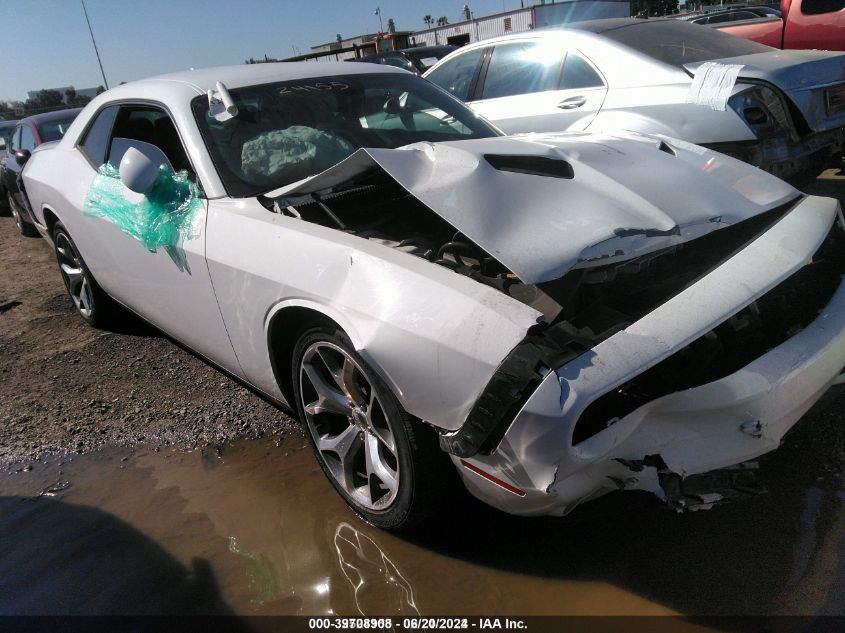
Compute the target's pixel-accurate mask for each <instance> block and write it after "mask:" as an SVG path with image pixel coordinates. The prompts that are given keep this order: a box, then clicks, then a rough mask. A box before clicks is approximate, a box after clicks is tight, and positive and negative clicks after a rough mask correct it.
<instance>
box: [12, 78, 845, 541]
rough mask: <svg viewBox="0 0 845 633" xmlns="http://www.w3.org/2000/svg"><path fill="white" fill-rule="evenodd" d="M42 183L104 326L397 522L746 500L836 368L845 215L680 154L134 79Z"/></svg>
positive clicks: (833, 206)
mask: <svg viewBox="0 0 845 633" xmlns="http://www.w3.org/2000/svg"><path fill="white" fill-rule="evenodd" d="M23 178H24V182H25V184H26V188H27V191H28V193H29V197H30V199H31V201H32V207H33V209H34V214H35V220H36V223H37V225H38V229H39V230H40V232H41V233H42V234H43V235H44V237H46V238H47V239H48V240H50V241H51V243H52V244H53V245H54V247H55V251H56V256H57V259H58V263H59V268H60V271H61V275H62V277H63V279H64V282H65V284H66V286H67V289H68V292H69V294H70V297H71V298H72V299H73V302H74V305H75V306H76V308H77V310H78V312H79V314H80V315H81V316H82V317H83V318H84V319H86V320H87V321H89V322H90V323H91V324H92V325H95V326H97V327H107V326H108V325H109V323H110V322H112V321H113V320H114V319H119V318H120V316H121V313H122V310H130V311H132V312H134V313H137V314H138V315H140V316H141V317H143V318H144V319H146V320H148V321H150V322H151V323H153V324H154V325H156V326H157V327H159V328H160V329H161V330H162V331H164V332H165V333H167V334H168V335H169V336H171V337H172V338H174V339H175V340H177V341H179V342H180V343H182V344H183V345H185V346H186V347H188V348H190V349H192V350H193V351H194V352H196V353H197V354H198V355H200V356H202V357H203V358H205V359H207V360H208V362H210V363H212V364H214V365H215V366H217V367H219V368H220V369H221V370H223V371H225V372H226V373H228V374H230V375H232V376H233V377H235V378H236V379H238V380H240V381H242V382H243V383H245V384H247V385H249V386H250V387H252V388H253V389H254V390H255V391H257V392H260V393H262V394H263V395H265V396H266V397H268V398H270V399H272V400H273V401H275V402H277V403H278V404H279V406H282V407H288V408H289V410H293V411H295V412H296V414H298V416H299V418H300V419H301V420H302V421H303V423H304V425H305V427H306V429H307V433H306V434H307V436H308V437H309V439H310V441H311V443H312V444H313V447H314V450H315V453H316V455H317V458H318V460H319V462H320V465H321V466H322V468H323V470H324V471H325V473H326V475H327V476H328V479H329V480H330V481H331V483H332V484H333V485H334V487H335V488H336V489H337V491H338V493H339V494H340V495H342V496H343V498H344V499H345V500H346V501H347V502H348V503H349V505H350V506H351V507H352V508H354V509H355V510H356V511H357V512H358V513H359V514H360V515H362V516H363V517H364V518H365V519H366V520H368V521H370V522H372V523H373V524H376V525H379V526H381V527H384V528H388V529H393V528H401V527H408V526H410V525H412V524H414V523H415V522H417V521H419V520H420V519H422V518H423V517H425V516H427V515H429V514H430V513H431V512H432V510H433V509H434V508H436V507H437V504H438V503H439V502H440V500H441V498H442V496H443V495H444V494H445V492H446V490H445V488H444V487H445V486H449V485H452V483H451V482H452V480H453V478H454V472H455V469H457V472H458V473H459V475H460V478H461V480H462V481H463V483H464V484H465V485H466V487H467V488H468V489H469V490H470V491H471V492H472V493H473V494H474V495H476V496H477V497H479V498H480V499H483V500H484V501H486V502H488V503H490V504H492V505H494V506H496V507H498V508H501V509H503V510H505V511H507V512H511V513H515V514H522V515H542V514H553V515H561V514H564V513H566V512H568V511H570V510H571V509H572V508H574V507H575V506H576V505H578V504H579V503H581V502H582V501H585V500H588V499H591V498H594V497H597V496H599V495H601V494H603V493H606V492H608V491H610V490H616V489H619V488H624V489H631V490H647V491H651V492H653V493H655V494H657V495H658V496H660V497H661V498H663V499H666V500H667V501H668V502H669V503H670V504H672V505H673V506H675V507H700V506H707V505H710V504H712V503H714V502H715V501H717V500H721V499H729V498H733V497H736V496H741V495H742V494H746V493H748V492H749V491H750V490H751V489H752V488H751V487H750V484H749V482H748V481H746V480H745V478H746V476H747V475H748V473H750V472H751V471H750V470H748V469H747V468H745V467H743V466H737V465H738V464H743V463H744V462H746V461H747V460H749V459H753V458H754V457H756V456H758V455H761V454H762V453H766V452H767V451H770V450H772V449H774V448H776V447H777V446H778V443H779V442H780V439H781V437H783V435H784V433H785V432H786V431H787V430H788V429H789V428H790V427H791V426H792V425H793V424H794V423H795V422H796V421H797V420H798V419H799V418H800V417H801V416H802V415H803V414H804V412H805V411H806V410H807V409H808V408H809V407H810V406H811V405H812V404H813V403H814V402H815V401H816V400H817V399H818V398H819V397H820V396H821V395H822V394H823V393H824V392H825V390H826V389H827V388H828V387H829V386H830V385H831V384H833V383H834V382H836V381H837V380H839V376H840V372H841V370H842V368H843V366H845V290H843V289H842V288H841V287H840V276H841V274H842V272H843V271H845V261H843V252H845V251H844V250H843V249H842V247H841V241H842V240H841V238H842V229H841V227H840V225H839V224H838V223H837V214H838V212H839V207H838V204H837V202H836V201H834V200H830V199H826V198H817V197H808V196H804V195H802V194H801V193H799V192H798V191H796V190H795V189H793V188H792V187H790V186H789V185H787V184H785V183H784V182H782V181H780V180H778V179H776V178H774V177H772V176H770V175H768V174H766V173H764V172H762V171H759V170H757V169H755V168H753V167H750V166H748V165H746V164H744V163H741V162H739V161H737V160H734V159H732V158H728V157H726V156H722V155H719V154H716V153H714V152H711V151H709V150H705V149H703V148H700V147H697V146H693V145H689V144H687V143H684V142H683V141H678V140H674V139H671V138H668V137H666V138H657V137H646V136H638V135H634V134H616V135H611V134H601V135H599V134H592V135H590V134H565V135H557V136H533V137H516V138H511V137H501V136H499V134H498V132H497V131H496V130H495V129H494V128H492V127H491V126H490V125H489V124H488V123H486V122H485V121H484V120H482V119H480V118H479V117H477V116H476V115H474V114H473V113H472V112H471V110H469V109H468V108H467V107H466V106H464V105H462V104H461V103H460V102H459V101H457V100H456V99H454V98H453V97H451V96H450V95H448V94H447V93H446V92H444V91H442V90H440V89H439V88H437V87H435V86H434V85H433V84H431V83H429V82H427V81H425V80H423V79H420V78H417V77H415V76H412V75H410V74H408V73H405V72H403V71H400V70H396V69H392V68H389V67H385V66H379V67H376V66H370V65H365V64H330V63H325V64H304V63H302V64H293V63H291V64H260V65H254V66H247V65H244V66H238V67H232V68H219V69H209V70H200V71H192V72H185V73H179V74H175V75H169V76H163V77H158V78H152V79H147V80H143V81H138V82H134V83H128V84H125V85H122V86H119V87H117V88H113V89H112V90H109V91H107V92H106V93H104V94H102V95H100V96H98V97H97V98H96V99H94V100H93V101H92V102H91V103H90V104H89V105H88V106H87V107H86V108H85V110H84V111H83V112H82V113H81V114H80V115H79V117H78V118H77V119H76V122H75V123H74V124H73V126H72V127H71V128H70V130H69V131H68V132H67V134H66V135H65V137H64V138H63V139H62V140H61V141H60V142H58V143H57V144H52V145H47V146H44V147H43V148H39V150H37V151H36V152H34V153H33V155H32V157H31V159H30V160H29V162H28V163H27V164H26V167H25V169H24V172H23ZM450 461H451V463H450ZM726 467H730V468H729V469H728V470H727V471H724V470H718V471H717V472H716V473H715V474H713V473H711V471H713V470H714V469H725V468H726ZM726 473H727V474H726ZM711 482H717V483H711Z"/></svg>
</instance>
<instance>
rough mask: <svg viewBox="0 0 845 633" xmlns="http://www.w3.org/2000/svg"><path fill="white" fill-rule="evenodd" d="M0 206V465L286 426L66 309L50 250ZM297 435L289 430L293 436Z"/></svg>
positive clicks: (136, 334) (208, 371) (153, 346)
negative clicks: (107, 447) (22, 230)
mask: <svg viewBox="0 0 845 633" xmlns="http://www.w3.org/2000/svg"><path fill="white" fill-rule="evenodd" d="M4 212H5V209H0V466H2V465H8V464H10V463H13V462H20V461H21V460H25V459H32V458H35V457H37V456H40V455H43V454H51V453H53V454H54V453H61V452H66V451H67V452H77V453H82V452H89V451H91V450H93V449H96V448H98V447H100V446H102V445H104V444H116V445H120V446H128V445H134V444H136V443H146V444H150V443H153V444H158V445H162V446H166V445H175V446H178V447H182V448H193V447H196V446H206V445H220V444H222V443H224V442H226V441H227V440H230V439H233V438H240V437H262V436H265V437H266V436H282V435H284V434H285V433H287V432H288V431H290V430H291V429H298V426H297V424H296V423H294V422H293V421H291V420H290V418H288V417H287V416H286V415H285V414H284V413H282V412H280V411H279V410H277V409H276V408H274V407H273V406H271V405H269V404H267V403H266V402H264V401H263V400H261V399H260V398H259V397H257V396H256V395H254V394H253V393H251V392H250V391H248V390H247V389H244V388H243V387H241V386H240V385H238V384H237V383H235V382H233V381H232V380H230V379H229V378H227V377H225V376H224V375H223V374H221V373H219V372H218V371H216V370H215V369H212V368H211V367H209V366H208V365H206V364H205V363H204V362H202V361H201V360H199V359H197V358H196V357H194V356H193V355H191V354H189V353H187V352H185V351H184V350H182V349H180V348H179V347H178V346H176V345H175V344H173V343H171V342H170V341H169V340H168V339H166V338H164V337H163V336H162V335H161V334H160V333H158V332H157V331H156V330H154V329H152V328H150V327H148V326H146V325H145V324H143V323H138V322H135V321H134V320H132V321H129V320H127V323H126V324H125V327H124V328H122V329H123V330H125V331H124V332H122V333H113V332H103V331H100V330H95V329H93V328H91V327H89V326H88V325H87V324H85V323H84V322H83V321H82V319H80V318H79V317H78V316H77V315H76V314H75V312H74V309H73V306H72V304H71V303H70V299H69V298H68V296H67V294H66V292H65V288H64V285H63V284H62V280H61V277H60V276H59V272H58V267H57V265H56V260H55V257H54V255H53V252H52V250H51V249H50V247H49V245H48V244H47V243H46V242H45V241H44V240H42V239H40V238H25V237H22V236H21V235H20V234H19V233H18V231H17V229H16V227H15V224H14V222H13V221H12V218H11V217H8V216H7V215H2V214H3V213H4ZM296 432H298V431H296Z"/></svg>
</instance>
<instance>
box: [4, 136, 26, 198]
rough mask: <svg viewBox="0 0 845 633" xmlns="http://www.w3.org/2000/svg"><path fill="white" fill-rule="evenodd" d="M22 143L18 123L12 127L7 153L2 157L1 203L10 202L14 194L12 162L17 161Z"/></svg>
mask: <svg viewBox="0 0 845 633" xmlns="http://www.w3.org/2000/svg"><path fill="white" fill-rule="evenodd" d="M20 145H21V126H20V125H17V126H15V127H14V128H13V129H12V134H11V135H10V137H9V145H8V148H7V151H6V155H5V156H3V158H2V159H0V165H2V169H0V177H2V178H3V183H2V185H3V186H2V187H0V190H2V191H3V200H2V203H0V204H4V205H5V204H6V203H7V202H9V201H8V200H7V198H10V197H11V196H12V192H13V191H14V188H15V174H16V172H15V171H14V165H12V163H16V160H15V152H16V151H17V150H18V149H19V148H20Z"/></svg>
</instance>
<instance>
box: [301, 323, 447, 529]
mask: <svg viewBox="0 0 845 633" xmlns="http://www.w3.org/2000/svg"><path fill="white" fill-rule="evenodd" d="M292 370H293V377H294V381H293V382H294V389H295V396H296V404H297V408H298V410H299V415H300V418H301V419H302V421H303V422H304V423H305V426H306V427H307V435H308V439H309V441H310V443H311V446H312V448H313V449H314V452H315V454H316V456H317V459H318V461H319V462H320V466H321V468H322V469H323V472H324V473H325V474H326V476H327V477H328V478H329V481H331V483H332V485H333V486H334V487H335V489H336V490H337V491H338V493H340V495H341V496H342V497H343V498H344V500H345V501H346V502H347V503H348V504H349V505H350V506H351V507H352V509H353V510H355V511H356V512H357V513H358V514H359V515H361V516H362V517H363V518H364V519H365V520H366V521H368V522H369V523H372V524H373V525H375V526H377V527H380V528H383V529H388V530H399V529H407V528H410V527H412V526H413V525H415V524H417V523H419V522H420V521H421V520H423V519H424V518H426V517H427V516H428V515H429V514H430V513H431V511H432V510H433V508H434V505H435V494H437V493H438V492H439V493H441V494H443V493H444V491H443V490H442V486H443V485H444V484H445V481H444V475H445V470H446V469H445V468H444V466H445V467H448V466H449V464H448V459H447V458H446V456H445V455H444V454H443V453H442V452H441V451H440V450H439V448H438V446H437V441H436V440H437V438H436V434H435V432H434V430H433V429H431V428H429V427H426V426H424V425H422V424H421V423H420V422H418V421H417V420H414V419H412V418H411V416H409V415H408V414H407V413H406V412H405V411H404V410H403V409H402V407H401V406H400V404H399V402H398V401H397V400H396V398H395V397H394V395H393V393H392V392H391V391H390V389H389V388H388V387H387V386H386V385H385V384H384V382H383V381H382V380H381V379H380V378H379V376H378V375H377V374H376V373H375V372H373V370H372V369H370V368H369V367H368V366H367V364H366V363H365V362H364V360H363V359H362V358H361V356H360V355H359V354H358V353H357V352H356V351H355V349H354V347H353V345H352V343H351V341H350V340H349V338H348V337H347V336H346V334H345V333H344V332H343V331H341V330H338V329H336V328H333V327H316V328H313V329H310V330H308V331H306V332H305V333H303V334H302V335H301V336H300V338H299V340H298V342H297V344H296V346H295V348H294V354H293V367H292Z"/></svg>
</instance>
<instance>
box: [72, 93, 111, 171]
mask: <svg viewBox="0 0 845 633" xmlns="http://www.w3.org/2000/svg"><path fill="white" fill-rule="evenodd" d="M116 115H117V106H109V107H107V108H105V109H104V110H102V111H101V112H100V113H99V114H98V115H97V118H96V119H95V120H94V123H93V124H92V125H91V127H90V128H88V132H87V133H86V134H85V139H84V140H83V141H82V142H81V143H80V144H79V149H81V150H82V152H83V153H84V154H85V155H86V156H87V157H88V158H89V159H90V160H91V162H92V163H94V165H95V166H96V167H99V166H100V165H102V164H103V163H104V162H105V161H106V154H107V153H108V148H109V140H111V130H112V126H113V125H114V118H115V116H116Z"/></svg>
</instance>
